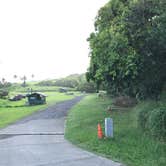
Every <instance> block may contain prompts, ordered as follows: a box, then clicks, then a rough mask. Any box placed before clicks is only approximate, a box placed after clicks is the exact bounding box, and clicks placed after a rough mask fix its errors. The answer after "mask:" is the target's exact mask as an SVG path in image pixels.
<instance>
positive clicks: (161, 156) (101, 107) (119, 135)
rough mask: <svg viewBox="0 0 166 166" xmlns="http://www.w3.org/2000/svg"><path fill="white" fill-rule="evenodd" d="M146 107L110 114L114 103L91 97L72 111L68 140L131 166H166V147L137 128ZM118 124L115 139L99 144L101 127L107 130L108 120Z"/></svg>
mask: <svg viewBox="0 0 166 166" xmlns="http://www.w3.org/2000/svg"><path fill="white" fill-rule="evenodd" d="M146 104H147V103H142V104H140V105H138V106H137V107H135V108H134V109H130V110H127V111H120V110H119V111H118V110H117V111H114V112H111V113H108V112H106V111H105V110H106V108H107V106H108V105H111V101H110V99H108V98H107V99H105V100H102V99H99V98H97V97H96V96H95V95H90V96H87V97H86V98H85V99H84V100H82V101H81V102H80V103H79V104H77V105H76V106H74V107H73V109H72V110H71V111H70V113H69V116H68V119H67V123H66V133H65V137H66V138H67V139H68V140H70V141H71V142H72V143H73V144H76V145H77V146H79V147H81V148H84V149H86V150H89V151H92V152H95V153H97V154H100V155H102V156H105V157H108V158H111V159H112V160H114V161H119V162H121V163H124V164H126V165H128V166H165V165H166V158H165V154H166V144H165V143H164V142H160V141H157V140H155V139H153V138H151V137H150V136H147V135H144V134H143V133H142V131H141V130H139V129H138V128H137V113H138V111H139V109H140V108H141V107H144V105H146ZM105 117H112V118H113V121H114V138H113V139H103V140H98V138H97V124H98V123H99V122H100V123H101V124H102V128H103V129H104V118H105Z"/></svg>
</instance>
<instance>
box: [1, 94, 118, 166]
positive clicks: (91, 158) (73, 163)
mask: <svg viewBox="0 0 166 166" xmlns="http://www.w3.org/2000/svg"><path fill="white" fill-rule="evenodd" d="M81 99H82V97H76V98H74V99H72V100H68V101H64V102H61V103H59V104H56V105H53V106H50V107H49V108H47V109H45V110H43V111H39V112H37V113H34V114H33V115H31V116H29V117H27V118H24V119H22V120H20V121H18V122H17V123H15V124H13V125H10V126H8V127H6V128H4V129H1V130H0V166H85V165H86V166H121V164H119V163H116V162H113V161H111V160H108V159H105V158H103V157H99V156H97V155H94V154H92V153H90V152H86V151H84V150H82V149H79V148H77V147H75V146H74V145H72V144H70V143H69V142H68V141H66V140H65V139H64V122H65V117H66V115H67V112H68V110H70V109H71V107H72V106H73V105H75V104H76V103H77V102H79V101H80V100H81Z"/></svg>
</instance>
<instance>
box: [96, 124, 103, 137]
mask: <svg viewBox="0 0 166 166" xmlns="http://www.w3.org/2000/svg"><path fill="white" fill-rule="evenodd" d="M97 130H98V132H97V133H98V138H99V139H102V138H103V132H102V129H101V125H100V124H98V125H97Z"/></svg>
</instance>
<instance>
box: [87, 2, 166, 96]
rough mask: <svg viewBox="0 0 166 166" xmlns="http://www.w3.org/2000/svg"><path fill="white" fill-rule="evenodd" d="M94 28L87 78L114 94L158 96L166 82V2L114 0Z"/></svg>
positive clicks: (102, 9)
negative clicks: (102, 85)
mask: <svg viewBox="0 0 166 166" xmlns="http://www.w3.org/2000/svg"><path fill="white" fill-rule="evenodd" d="M94 26H95V32H93V33H91V34H90V37H89V38H88V41H89V43H90V57H91V60H90V67H89V69H88V72H87V73H86V76H87V79H88V80H93V81H94V82H95V83H96V84H97V87H98V88H99V86H100V85H101V84H104V86H105V87H106V89H107V91H108V93H111V94H113V95H119V94H125V95H129V96H134V97H139V98H145V97H156V96H158V95H159V94H160V92H161V90H162V88H163V86H164V83H165V81H166V74H165V71H166V45H165V43H166V2H165V0H111V1H110V2H108V3H107V4H106V5H105V6H104V7H102V8H101V9H100V10H99V12H98V15H97V17H96V21H95V24H94Z"/></svg>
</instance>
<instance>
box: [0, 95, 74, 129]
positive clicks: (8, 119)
mask: <svg viewBox="0 0 166 166" xmlns="http://www.w3.org/2000/svg"><path fill="white" fill-rule="evenodd" d="M45 94H46V95H48V97H47V104H44V105H36V106H27V105H26V101H27V99H23V100H21V101H8V100H4V99H0V128H2V127H5V126H7V125H8V124H11V123H13V122H15V121H17V120H18V119H21V118H23V117H25V116H28V115H30V114H32V113H33V112H35V111H38V110H41V109H44V108H46V107H48V106H49V105H51V104H55V103H57V102H60V101H64V100H69V99H72V98H73V97H74V96H73V95H71V96H69V95H65V94H63V93H58V92H46V93H45Z"/></svg>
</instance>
